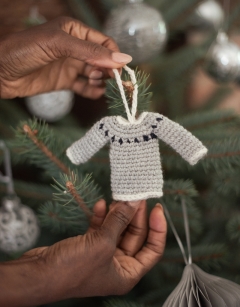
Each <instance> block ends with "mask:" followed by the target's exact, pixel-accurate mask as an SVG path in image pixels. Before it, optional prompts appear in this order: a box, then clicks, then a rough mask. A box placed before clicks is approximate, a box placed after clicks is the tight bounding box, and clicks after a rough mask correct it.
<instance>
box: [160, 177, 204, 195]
mask: <svg viewBox="0 0 240 307" xmlns="http://www.w3.org/2000/svg"><path fill="white" fill-rule="evenodd" d="M163 191H164V195H173V196H181V197H182V196H188V197H195V196H198V192H197V190H196V189H195V187H194V184H193V182H192V181H191V180H165V182H164V187H163Z"/></svg>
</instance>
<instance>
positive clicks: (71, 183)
mask: <svg viewBox="0 0 240 307" xmlns="http://www.w3.org/2000/svg"><path fill="white" fill-rule="evenodd" d="M54 181H55V184H54V185H53V188H54V189H55V190H56V191H57V192H55V193H53V199H54V200H55V201H56V202H58V203H59V204H61V205H62V206H64V207H66V209H67V210H69V211H75V210H77V212H79V209H80V211H83V212H84V213H85V214H86V215H87V216H88V217H90V216H92V212H91V209H92V207H93V205H94V204H95V202H96V201H97V200H99V199H100V195H99V188H98V186H97V185H96V184H94V182H93V181H92V180H91V175H86V176H85V178H84V179H83V178H82V177H81V176H79V175H78V174H75V173H73V172H71V174H70V175H66V174H62V175H60V177H59V180H58V181H57V180H56V179H54Z"/></svg>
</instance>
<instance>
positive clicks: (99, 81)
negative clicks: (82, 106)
mask: <svg viewBox="0 0 240 307" xmlns="http://www.w3.org/2000/svg"><path fill="white" fill-rule="evenodd" d="M88 83H89V84H90V85H94V86H99V85H102V84H103V81H102V80H93V79H89V82H88Z"/></svg>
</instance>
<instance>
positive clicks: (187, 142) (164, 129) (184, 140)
mask: <svg viewBox="0 0 240 307" xmlns="http://www.w3.org/2000/svg"><path fill="white" fill-rule="evenodd" d="M156 122H157V125H156V126H157V128H156V130H155V132H156V135H157V136H158V138H159V139H161V140H163V141H164V142H165V143H167V144H168V145H170V146H171V147H172V148H173V149H174V150H176V152H178V153H179V154H180V155H181V156H182V157H183V159H185V160H186V161H187V162H188V163H189V164H191V165H194V164H196V163H197V162H198V161H199V160H200V159H202V158H203V157H204V156H205V155H206V154H207V151H208V150H207V148H206V147H205V146H204V145H203V144H202V142H201V141H199V140H198V139H197V138H196V137H195V136H194V135H192V133H190V132H189V131H187V130H186V129H185V128H183V127H182V126H181V125H179V124H178V123H176V122H174V121H172V120H170V119H169V118H167V117H165V116H163V115H160V114H159V116H158V117H157V118H156Z"/></svg>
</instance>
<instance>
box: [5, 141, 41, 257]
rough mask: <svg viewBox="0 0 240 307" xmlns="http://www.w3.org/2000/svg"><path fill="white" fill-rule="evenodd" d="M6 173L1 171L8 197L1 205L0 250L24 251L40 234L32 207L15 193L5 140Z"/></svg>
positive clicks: (8, 251)
mask: <svg viewBox="0 0 240 307" xmlns="http://www.w3.org/2000/svg"><path fill="white" fill-rule="evenodd" d="M0 149H2V150H3V153H4V167H5V173H6V175H5V176H3V175H2V174H1V173H0V181H1V182H3V183H6V184H7V197H5V198H4V199H3V201H2V207H0V250H2V251H4V252H5V253H16V252H24V251H26V250H27V249H29V248H31V247H32V246H33V245H34V244H35V243H36V241H37V238H38V236H39V234H40V228H39V226H38V221H37V218H36V216H35V214H34V212H33V210H32V209H30V208H29V207H27V206H24V205H22V204H21V202H20V199H19V198H18V197H17V196H16V195H15V192H14V187H13V180H12V170H11V162H10V154H9V150H8V148H7V147H6V145H5V143H4V142H3V141H0Z"/></svg>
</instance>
